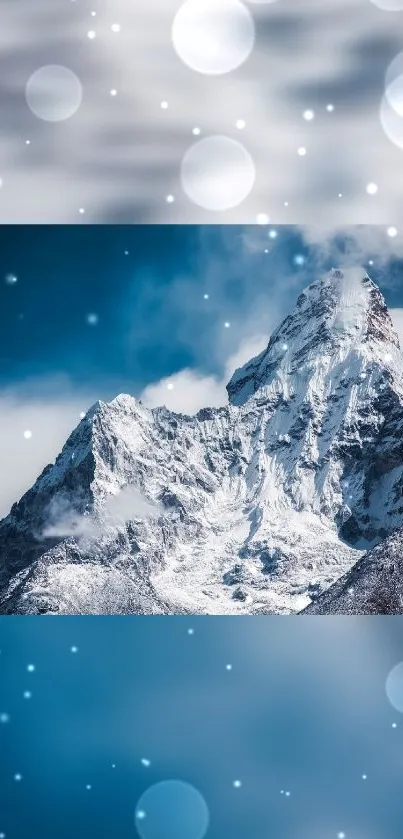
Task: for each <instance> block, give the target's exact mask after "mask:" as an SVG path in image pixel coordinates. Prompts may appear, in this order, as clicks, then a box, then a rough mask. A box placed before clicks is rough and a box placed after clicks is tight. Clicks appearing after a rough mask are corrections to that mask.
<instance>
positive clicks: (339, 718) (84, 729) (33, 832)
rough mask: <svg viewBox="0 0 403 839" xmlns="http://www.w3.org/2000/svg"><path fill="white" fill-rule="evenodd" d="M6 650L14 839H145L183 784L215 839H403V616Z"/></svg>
mask: <svg viewBox="0 0 403 839" xmlns="http://www.w3.org/2000/svg"><path fill="white" fill-rule="evenodd" d="M189 628H192V629H194V634H193V635H189V634H188V629H189ZM73 645H76V646H77V647H78V652H77V653H72V652H71V651H70V648H71V647H72V646H73ZM0 649H1V654H0V712H3V713H8V714H9V715H10V720H9V722H8V723H6V724H3V725H0V738H1V739H0V832H1V831H3V832H4V833H5V834H6V837H7V839H25V837H28V836H41V837H45V838H46V839H47V838H48V837H49V839H51V838H52V839H53V837H56V836H57V837H59V839H73V837H77V836H80V837H81V836H91V837H92V836H94V837H95V836H97V837H105V838H106V837H111V836H113V837H122V839H125V837H128V839H129V837H133V836H135V835H136V832H135V826H134V810H135V807H136V805H137V802H138V799H139V798H140V796H141V795H142V794H143V792H144V791H145V790H146V789H147V788H148V787H149V786H151V785H152V784H154V783H157V782H159V781H162V780H167V779H170V778H176V779H180V780H183V781H186V782H188V783H191V784H193V785H194V786H195V787H196V788H197V789H199V790H200V792H201V793H202V795H203V796H204V797H205V799H206V802H207V804H208V807H209V810H210V819H211V822H210V827H209V830H208V833H207V836H208V837H209V839H223V837H233V839H244V837H253V838H254V839H255V837H256V839H265V838H266V837H270V836H276V837H282V836H284V837H287V839H294V837H295V839H305V837H306V839H308V837H309V839H336V837H337V834H338V832H344V833H345V835H346V839H384V837H388V839H400V836H401V825H402V796H401V789H402V732H403V722H402V718H401V715H399V713H398V712H397V711H394V709H393V708H392V707H391V706H390V704H389V702H388V699H387V696H386V693H385V681H386V678H387V675H388V673H389V671H390V670H391V668H392V667H393V666H394V665H395V664H396V663H397V662H398V661H400V660H401V659H402V658H403V618H400V617H397V618H386V617H379V618H358V619H357V618H349V617H347V618H344V617H341V618H331V617H325V618H316V617H313V618H300V617H288V618H287V619H284V618H281V617H280V618H276V617H270V618H258V617H257V618H254V617H248V618H233V617H230V618H225V617H223V618H203V617H201V618H193V619H188V618H181V617H163V618H159V617H151V618H144V617H139V618H135V617H128V618H126V617H116V618H114V617H109V616H108V617H99V618H97V617H94V618H91V619H88V618H80V617H78V618H77V617H72V618H69V617H66V618H63V617H62V618H59V617H56V618H52V617H49V618H46V617H45V618H40V619H38V618H29V617H27V618H20V617H16V618H9V617H8V618H2V619H0ZM30 663H33V664H35V668H36V669H35V672H33V673H30V672H28V671H27V665H28V664H30ZM228 663H231V664H232V670H230V671H229V670H227V669H226V664H228ZM26 690H30V691H32V698H31V699H24V697H23V693H24V691H26ZM394 725H396V726H397V727H394ZM143 757H145V758H147V759H149V760H150V761H151V766H150V767H149V768H146V767H144V766H143V765H142V764H141V759H142V758H143ZM112 764H115V768H112ZM17 772H19V773H21V774H22V776H23V778H22V781H21V782H20V783H17V782H16V781H15V780H14V779H13V776H14V774H15V773H17ZM362 774H366V775H367V776H368V777H367V779H366V780H363V779H362ZM235 779H240V780H241V781H242V787H241V788H239V789H236V788H234V787H233V781H234V780H235ZM87 784H90V785H91V790H87V789H86V785H87ZM281 790H287V791H290V796H289V797H286V796H285V795H284V794H281ZM167 839H173V837H172V836H171V834H170V833H169V830H168V832H167Z"/></svg>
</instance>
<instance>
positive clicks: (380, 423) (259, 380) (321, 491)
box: [0, 269, 403, 614]
mask: <svg viewBox="0 0 403 839" xmlns="http://www.w3.org/2000/svg"><path fill="white" fill-rule="evenodd" d="M227 390H228V396H229V405H228V406H226V407H224V408H218V409H213V408H206V409H203V410H202V411H199V413H198V414H197V415H196V416H194V417H189V416H184V415H181V414H174V413H172V412H170V411H168V410H167V409H166V408H158V409H154V410H152V411H150V410H147V409H146V408H145V407H144V406H143V405H141V404H140V403H139V402H138V401H137V400H136V399H134V398H133V397H130V396H124V395H121V396H119V397H117V398H116V399H114V400H113V401H112V402H111V403H109V404H108V405H106V404H104V403H97V404H96V405H95V406H94V407H93V409H92V410H91V411H90V412H89V413H88V414H87V416H86V418H85V419H84V420H82V422H81V423H80V424H79V426H78V427H77V428H76V429H75V431H74V432H73V434H72V435H71V436H70V438H69V440H68V441H67V443H66V445H65V447H64V448H63V451H62V452H61V454H60V455H59V457H58V458H57V460H56V463H55V464H54V465H51V466H49V467H47V468H46V469H45V470H44V472H43V473H42V475H41V476H40V477H39V478H38V480H37V481H36V483H35V484H34V486H33V487H32V489H31V490H30V491H29V492H28V493H27V494H26V495H25V496H24V497H23V498H22V499H21V501H20V502H19V503H18V504H15V505H14V506H13V508H12V510H11V512H10V514H9V516H7V518H6V519H4V520H3V522H2V523H0V613H52V614H55V613H59V614H60V613H133V612H135V613H161V614H163V613H201V614H202V613H204V614H226V613H234V614H242V613H254V614H255V613H260V612H263V613H289V612H296V611H300V610H302V609H303V608H304V607H305V606H307V605H308V604H309V602H310V600H311V599H312V598H316V597H317V596H318V595H320V594H321V592H323V591H324V590H325V589H328V588H329V586H331V584H332V583H334V582H335V581H336V580H337V579H339V578H340V577H341V576H342V575H343V574H344V573H346V572H348V571H349V570H350V569H351V567H352V566H353V565H355V563H356V562H357V560H358V559H359V558H360V557H361V556H362V554H363V552H364V551H365V550H366V549H367V548H369V547H371V546H373V545H375V544H377V543H379V542H380V541H381V540H382V539H383V538H384V537H386V536H387V535H388V534H389V533H391V532H392V531H393V530H394V528H396V527H399V526H403V501H402V500H401V499H402V495H403V466H402V464H403V443H402V442H401V441H402V440H403V437H402V429H403V357H402V354H401V351H400V348H399V342H398V339H397V336H396V334H395V332H394V329H393V326H392V323H391V320H390V317H389V314H388V312H387V309H386V306H385V302H384V300H383V297H382V295H381V293H380V291H379V289H378V288H377V287H376V286H375V285H374V284H373V283H372V281H371V280H370V279H369V277H368V276H367V275H365V274H364V273H363V272H362V270H361V269H360V270H357V271H356V270H352V271H348V272H344V273H343V272H341V271H337V270H335V271H333V272H331V273H330V274H328V275H326V276H325V277H323V278H321V279H320V280H318V281H317V282H315V283H313V284H312V285H311V286H309V288H307V289H306V290H305V291H304V292H303V293H302V294H301V295H300V297H299V298H298V301H297V303H296V306H295V309H294V311H293V312H292V313H291V314H290V315H289V316H288V317H287V318H285V320H284V321H283V323H282V324H281V325H280V326H279V327H278V329H277V330H276V331H275V333H274V334H273V336H272V338H271V340H270V342H269V345H268V347H267V349H266V350H265V351H264V352H263V353H261V354H260V355H259V356H258V357H257V358H255V359H252V360H251V361H250V362H248V363H247V364H246V365H245V366H244V367H243V368H241V369H240V370H237V371H235V373H234V375H233V377H232V379H231V381H230V382H229V384H228V385H227ZM111 501H113V504H111Z"/></svg>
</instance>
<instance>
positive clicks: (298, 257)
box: [294, 253, 305, 265]
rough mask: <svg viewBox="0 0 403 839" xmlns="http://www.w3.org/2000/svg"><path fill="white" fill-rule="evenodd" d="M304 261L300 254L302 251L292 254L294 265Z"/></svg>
mask: <svg viewBox="0 0 403 839" xmlns="http://www.w3.org/2000/svg"><path fill="white" fill-rule="evenodd" d="M304 262H305V257H304V256H303V255H302V253H297V255H296V256H294V263H295V265H303V264H304Z"/></svg>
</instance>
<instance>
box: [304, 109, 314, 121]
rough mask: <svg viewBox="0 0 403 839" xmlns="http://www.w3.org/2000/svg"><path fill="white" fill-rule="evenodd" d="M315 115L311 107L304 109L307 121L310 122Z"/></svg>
mask: <svg viewBox="0 0 403 839" xmlns="http://www.w3.org/2000/svg"><path fill="white" fill-rule="evenodd" d="M314 116H315V112H314V111H311V110H310V109H309V108H308V110H307V111H304V113H303V117H304V119H306V121H307V122H310V121H311V120H312V119H313V118H314Z"/></svg>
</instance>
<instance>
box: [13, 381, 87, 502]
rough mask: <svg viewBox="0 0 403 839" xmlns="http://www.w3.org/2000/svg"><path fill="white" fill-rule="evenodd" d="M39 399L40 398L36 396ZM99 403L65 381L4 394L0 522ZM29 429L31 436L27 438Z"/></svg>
mask: <svg viewBox="0 0 403 839" xmlns="http://www.w3.org/2000/svg"><path fill="white" fill-rule="evenodd" d="M38 393H40V394H41V395H40V396H38V395H37V394H38ZM95 401H96V398H94V396H93V395H91V394H88V393H81V395H80V393H78V392H77V391H74V390H73V389H72V388H71V385H70V384H69V382H68V381H67V380H66V379H65V378H64V377H60V379H54V378H52V379H43V380H31V381H28V382H26V383H24V384H22V385H20V386H15V387H13V388H11V387H10V388H5V389H3V391H2V392H1V393H0V518H1V517H2V516H5V515H7V513H8V512H9V510H10V507H11V505H12V504H13V503H14V502H15V501H17V500H18V499H19V498H21V496H22V495H23V494H24V493H25V492H26V491H27V490H28V489H29V488H30V486H31V485H32V484H33V483H34V481H35V480H36V478H37V477H38V475H39V474H40V473H41V472H42V470H43V469H44V467H45V466H46V465H47V464H48V463H51V462H53V460H54V459H55V457H56V456H57V455H58V454H59V452H60V450H61V449H62V447H63V445H64V443H65V442H66V439H67V437H68V436H69V434H70V433H71V432H72V431H73V429H74V428H75V426H76V425H77V424H78V423H79V422H80V413H81V412H82V411H86V410H87V409H88V408H89V407H90V405H91V404H93V403H94V402H95ZM25 431H30V432H31V434H32V436H31V437H29V438H25V437H24V432H25Z"/></svg>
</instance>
